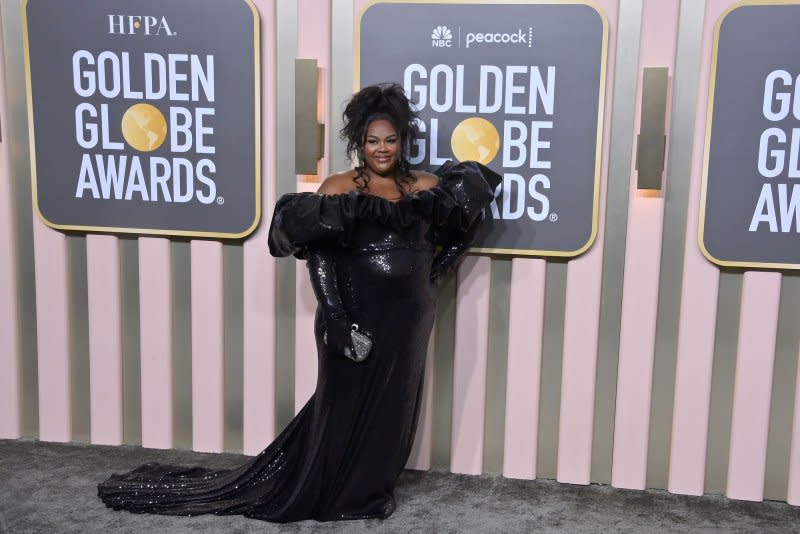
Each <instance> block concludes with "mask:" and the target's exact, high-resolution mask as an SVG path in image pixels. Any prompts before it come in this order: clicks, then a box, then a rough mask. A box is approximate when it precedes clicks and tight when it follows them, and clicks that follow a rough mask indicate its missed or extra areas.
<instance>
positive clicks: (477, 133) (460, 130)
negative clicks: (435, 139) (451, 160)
mask: <svg viewBox="0 0 800 534" xmlns="http://www.w3.org/2000/svg"><path fill="white" fill-rule="evenodd" d="M450 147H451V148H452V149H453V155H454V156H455V157H456V159H457V160H458V161H467V160H473V161H477V162H479V163H483V164H484V165H486V164H487V163H489V162H490V161H492V160H493V159H494V157H495V156H496V155H497V151H498V150H500V134H498V133H497V128H495V127H494V125H493V124H492V123H491V122H489V121H487V120H486V119H482V118H480V117H470V118H468V119H464V120H463V121H461V122H460V123H458V126H456V127H455V128H454V129H453V135H451V136H450Z"/></svg>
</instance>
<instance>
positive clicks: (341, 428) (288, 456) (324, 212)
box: [98, 162, 499, 522]
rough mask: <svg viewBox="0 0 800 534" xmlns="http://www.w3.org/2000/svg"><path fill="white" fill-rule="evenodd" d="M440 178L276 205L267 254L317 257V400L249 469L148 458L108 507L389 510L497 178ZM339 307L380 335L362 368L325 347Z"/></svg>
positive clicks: (188, 511)
mask: <svg viewBox="0 0 800 534" xmlns="http://www.w3.org/2000/svg"><path fill="white" fill-rule="evenodd" d="M436 173H437V175H438V176H439V178H440V182H439V185H438V186H436V187H434V188H432V189H429V190H426V191H420V192H418V193H414V194H411V195H407V196H405V197H402V198H401V199H400V200H399V201H397V202H390V201H388V200H385V199H383V198H380V197H377V196H373V195H369V194H364V193H360V192H352V193H348V194H340V195H318V194H312V193H296V194H288V195H285V196H283V197H282V198H281V199H280V200H279V201H278V203H277V205H276V207H275V213H274V216H273V220H272V226H271V227H270V235H269V245H270V252H271V253H272V254H273V255H275V256H287V255H290V254H294V255H296V256H298V257H300V258H304V259H307V260H308V265H309V272H310V276H311V280H312V285H313V286H314V289H315V293H316V295H317V298H318V300H319V303H320V306H319V308H318V311H317V316H316V322H315V332H314V333H315V336H316V340H317V350H318V361H319V364H318V369H319V372H318V381H317V386H316V390H315V392H314V394H313V395H312V396H311V399H310V400H309V401H308V403H307V404H306V405H305V407H303V409H302V410H301V411H300V413H298V414H297V416H296V417H295V418H294V419H293V420H292V421H291V422H290V423H289V425H288V426H287V427H286V429H285V430H284V431H283V432H282V433H281V434H280V435H279V436H278V438H277V439H276V440H275V441H274V442H273V443H272V444H270V445H269V446H268V447H267V448H266V449H265V450H264V451H263V452H261V453H260V454H259V455H258V456H256V457H255V458H252V459H251V460H249V461H248V462H246V463H245V464H244V465H242V466H240V467H238V468H236V469H231V470H222V471H219V470H217V471H213V470H208V469H204V468H198V467H188V468H184V467H176V466H168V465H161V464H146V465H143V466H141V467H139V468H138V469H136V470H134V471H131V472H130V473H126V474H123V475H117V474H114V475H112V476H111V477H110V478H109V479H108V480H107V481H105V482H103V483H101V484H100V485H99V487H98V494H99V496H100V498H101V499H102V500H103V501H104V502H105V503H106V505H107V506H109V507H111V508H114V509H118V510H119V509H125V510H129V511H131V512H138V513H161V514H173V515H195V514H205V513H214V514H243V515H245V516H247V517H252V518H257V519H263V520H267V521H276V522H286V521H296V520H302V519H312V518H313V519H317V520H322V521H327V520H335V519H355V518H371V517H380V518H385V517H388V516H389V515H390V514H391V513H392V511H393V510H394V497H393V488H394V484H395V481H396V479H397V477H398V476H399V474H400V472H401V471H402V469H403V466H404V465H405V463H406V460H407V459H408V455H409V452H410V450H411V445H412V442H413V440H414V431H415V427H416V422H417V415H418V411H419V407H420V397H421V392H422V380H423V372H424V369H425V354H426V348H427V343H428V338H429V335H430V331H431V326H432V323H433V318H434V310H435V296H436V279H437V278H438V277H439V276H440V275H441V274H443V273H444V272H446V271H447V270H449V269H450V268H451V267H452V266H453V265H455V263H456V261H457V259H458V258H459V257H460V256H461V255H462V254H463V252H464V251H465V250H466V249H467V247H468V246H469V242H470V240H471V239H472V235H473V234H474V229H475V228H476V226H477V224H478V222H479V221H480V218H481V214H482V212H483V209H484V207H485V206H486V205H487V204H488V202H489V201H490V200H491V199H492V198H493V191H494V189H495V187H496V186H497V183H498V182H499V176H497V175H496V174H495V173H493V172H492V171H490V170H488V169H487V168H485V167H483V166H481V165H479V164H476V163H471V162H465V163H460V164H457V165H446V166H445V167H443V168H441V169H439V170H438V171H437V172H436ZM437 245H440V246H441V247H442V248H441V249H439V252H435V247H436V246H437ZM335 305H338V306H340V307H343V308H344V309H345V310H346V311H347V313H348V314H349V317H348V319H352V320H353V321H355V322H357V323H359V325H360V327H361V329H362V330H364V331H365V332H368V333H369V334H370V335H371V337H372V338H373V340H374V344H373V349H372V352H371V354H370V356H369V357H368V358H367V360H366V361H364V362H361V363H356V362H353V361H351V360H349V359H347V358H345V357H343V356H342V355H341V354H334V353H333V351H331V350H328V347H327V345H326V344H325V343H324V342H323V331H324V330H325V325H326V321H327V320H328V316H329V315H330V311H331V307H332V306H333V307H335Z"/></svg>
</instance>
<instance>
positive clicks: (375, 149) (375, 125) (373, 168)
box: [364, 119, 400, 176]
mask: <svg viewBox="0 0 800 534" xmlns="http://www.w3.org/2000/svg"><path fill="white" fill-rule="evenodd" d="M399 154H400V137H399V136H398V135H397V131H396V130H395V129H394V126H392V123H391V122H389V121H387V120H385V119H379V120H376V121H372V122H371V123H369V126H368V127H367V135H366V136H364V165H365V166H366V168H367V169H368V170H369V171H370V172H372V173H373V174H377V175H379V176H389V175H391V174H392V171H394V168H395V167H396V166H397V162H398V158H399Z"/></svg>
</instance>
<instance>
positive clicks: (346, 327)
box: [306, 248, 352, 355]
mask: <svg viewBox="0 0 800 534" xmlns="http://www.w3.org/2000/svg"><path fill="white" fill-rule="evenodd" d="M306 266H307V267H308V272H309V275H310V277H311V286H312V288H313V289H314V294H315V295H316V297H317V301H318V302H319V304H320V307H321V308H322V312H323V316H324V318H325V328H326V332H327V336H326V337H327V340H326V344H327V345H328V348H329V349H330V350H331V351H332V352H333V354H336V355H344V353H345V350H344V349H345V348H346V347H348V348H351V349H352V347H351V338H350V327H351V325H352V319H351V318H350V314H348V313H347V310H345V308H344V303H343V302H342V296H341V294H340V292H339V283H338V281H337V278H336V263H335V260H334V257H333V255H332V254H331V253H330V252H329V251H326V250H324V249H320V248H312V249H310V250H309V251H308V254H307V263H306Z"/></svg>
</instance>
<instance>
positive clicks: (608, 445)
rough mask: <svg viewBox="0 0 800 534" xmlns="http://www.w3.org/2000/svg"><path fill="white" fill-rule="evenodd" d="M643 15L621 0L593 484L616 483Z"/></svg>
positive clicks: (638, 4)
mask: <svg viewBox="0 0 800 534" xmlns="http://www.w3.org/2000/svg"><path fill="white" fill-rule="evenodd" d="M641 19H642V0H621V1H620V5H619V18H618V21H617V28H618V30H617V36H616V40H617V57H616V65H615V67H614V102H613V107H612V111H613V114H612V127H611V139H610V141H606V142H610V143H611V149H610V156H609V157H610V161H609V164H608V186H607V187H608V189H607V190H608V192H607V193H606V221H605V234H604V236H605V237H604V238H603V239H604V242H603V282H602V288H603V293H602V297H601V302H600V328H599V340H598V347H597V348H598V351H597V377H596V382H595V384H596V385H595V405H594V421H593V428H592V465H591V478H590V480H592V481H593V482H603V483H609V482H610V481H611V456H612V452H613V447H614V403H615V401H616V397H617V364H618V361H619V335H620V315H621V313H622V278H623V271H624V267H625V233H626V231H627V217H628V184H629V183H630V161H631V153H632V151H633V124H634V114H635V106H636V81H637V78H638V66H639V30H640V28H641Z"/></svg>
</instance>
